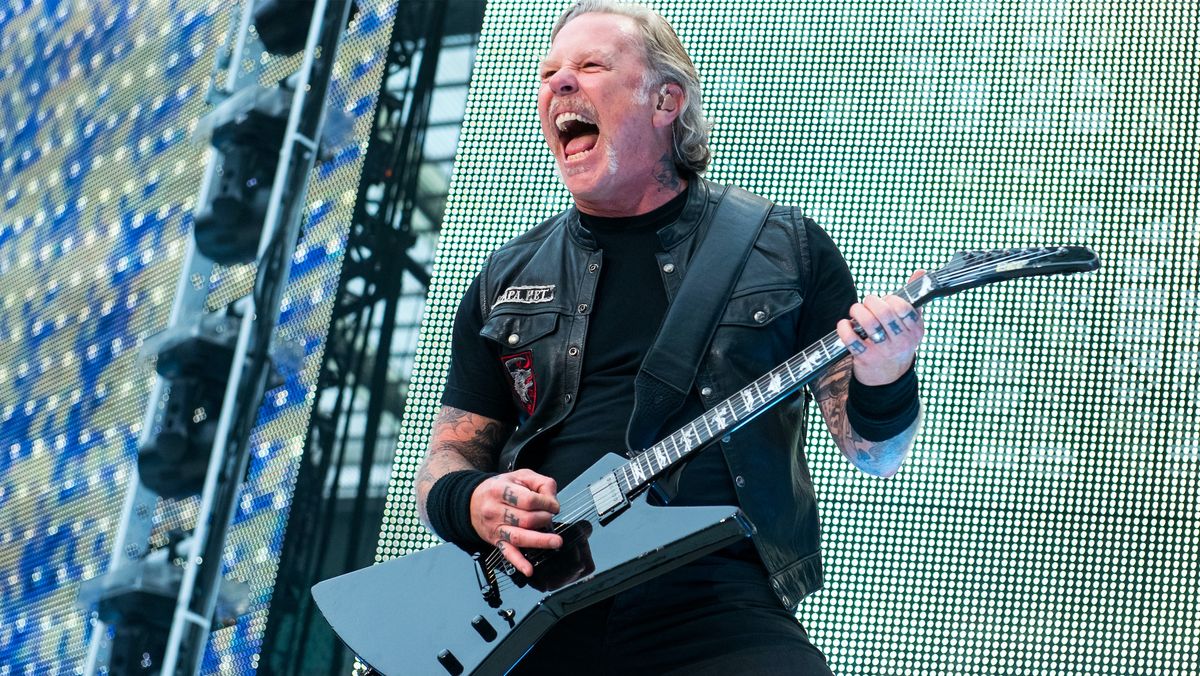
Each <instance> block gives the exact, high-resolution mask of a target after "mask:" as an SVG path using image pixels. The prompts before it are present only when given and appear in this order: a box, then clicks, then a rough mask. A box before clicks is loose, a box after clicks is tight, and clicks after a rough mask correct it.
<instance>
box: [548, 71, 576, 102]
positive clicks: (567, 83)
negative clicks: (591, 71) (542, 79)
mask: <svg viewBox="0 0 1200 676" xmlns="http://www.w3.org/2000/svg"><path fill="white" fill-rule="evenodd" d="M548 84H549V85H550V91H552V92H554V94H555V95H556V96H566V95H568V94H574V93H575V92H577V91H579V82H578V81H576V80H575V74H574V73H572V72H571V71H570V70H567V69H565V68H564V69H562V70H560V71H558V72H557V73H555V74H554V75H551V76H550V82H549V83H548Z"/></svg>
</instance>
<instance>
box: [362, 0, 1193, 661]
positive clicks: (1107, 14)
mask: <svg viewBox="0 0 1200 676" xmlns="http://www.w3.org/2000/svg"><path fill="white" fill-rule="evenodd" d="M569 4H570V3H568V2H560V1H557V0H556V1H553V2H550V1H544V0H543V1H537V2H527V1H517V0H493V1H492V2H489V3H488V11H487V15H486V18H485V23H484V27H483V35H482V40H481V43H480V47H479V54H478V60H477V65H476V68H477V70H476V72H475V75H474V77H473V80H472V87H471V94H470V98H469V103H468V108H467V115H466V118H467V122H466V125H465V128H464V130H463V135H462V142H461V145H460V147H459V157H458V161H457V164H456V170H455V171H456V173H455V180H454V184H453V187H452V191H451V196H450V200H449V204H448V207H447V223H446V226H445V229H444V231H443V233H444V238H443V241H442V245H441V249H440V252H439V254H438V258H437V265H436V269H435V274H434V284H433V287H432V289H431V293H430V299H429V306H428V311H427V313H426V317H427V319H426V322H425V325H424V330H423V334H422V339H421V342H420V347H419V349H418V353H417V362H416V365H415V367H414V375H413V381H412V389H411V392H410V395H411V399H410V402H409V405H408V407H407V408H406V411H405V415H406V424H405V430H406V432H405V433H404V435H403V436H402V437H401V438H400V439H399V444H398V449H397V459H396V464H395V476H394V488H393V491H392V493H391V496H390V501H389V504H388V511H387V514H386V516H385V522H384V532H383V534H382V536H381V540H380V544H379V550H378V552H379V554H378V555H379V557H380V558H389V557H393V556H397V555H399V554H402V553H405V552H408V551H412V550H414V549H418V548H422V547H425V546H427V545H428V544H430V543H432V542H434V540H433V539H432V538H431V537H430V536H429V535H428V534H427V533H426V532H425V531H424V529H423V528H422V527H421V526H420V524H419V523H418V520H417V517H416V511H415V507H414V505H413V499H412V491H411V488H410V484H411V480H412V477H413V475H414V473H415V469H416V466H417V463H418V462H419V461H420V459H421V457H422V455H423V453H424V449H425V444H426V441H427V435H428V432H429V428H430V426H431V423H432V421H433V417H434V414H435V412H436V410H437V408H438V399H437V398H438V395H439V394H440V390H441V387H442V383H443V380H444V377H445V369H446V366H447V364H448V346H449V330H450V325H451V322H452V319H453V315H454V309H455V308H456V306H457V303H458V299H459V297H460V295H461V293H462V291H463V290H464V289H465V288H466V285H467V284H468V282H469V281H470V279H471V277H472V276H473V275H474V274H475V272H476V270H477V269H478V266H479V264H480V262H481V260H482V258H483V257H484V256H485V255H486V254H487V253H488V252H490V251H492V250H493V249H495V248H496V247H497V246H499V245H500V244H501V243H503V242H504V241H505V240H507V239H508V238H510V237H512V236H514V235H515V234H517V233H520V232H523V231H525V230H526V229H528V228H530V227H532V226H533V225H535V224H537V223H538V222H540V221H541V220H542V219H543V218H545V217H547V216H549V215H550V214H552V213H554V212H556V211H558V210H559V209H561V208H563V207H564V206H565V205H566V204H567V203H568V202H567V200H568V196H567V194H566V193H565V191H564V190H563V188H562V187H561V185H560V183H559V182H558V180H557V178H556V176H555V172H554V166H553V162H552V160H551V157H550V154H549V153H548V152H547V151H546V150H545V149H544V147H543V142H542V139H541V134H540V131H539V127H538V125H537V121H536V114H535V96H536V92H537V89H538V82H537V77H536V72H537V71H536V69H537V63H538V61H539V60H540V58H541V57H542V56H543V55H544V54H545V52H546V50H547V49H548V46H549V45H548V39H549V32H550V28H551V26H552V24H553V22H554V19H555V17H556V16H557V15H558V13H559V12H560V11H561V10H562V9H563V8H565V7H566V6H568V5H569ZM653 4H654V5H655V6H657V7H658V8H659V9H660V10H661V11H662V12H663V13H664V14H665V15H666V16H667V17H668V18H669V19H670V20H671V21H672V22H673V23H674V25H675V26H676V28H677V29H678V32H679V33H680V35H681V36H682V38H683V41H684V43H685V44H686V45H687V46H688V47H689V49H690V51H691V53H692V56H693V58H694V59H695V61H696V62H697V65H698V67H699V70H700V74H701V77H702V79H703V81H704V84H705V91H706V106H707V110H708V111H709V113H710V116H711V118H712V120H713V122H714V125H715V129H714V132H713V139H714V145H713V153H714V161H713V165H712V169H711V171H710V172H709V174H710V176H711V178H713V179H715V180H718V181H727V182H732V183H736V184H738V185H741V186H742V187H745V188H749V189H751V190H754V191H757V192H759V193H761V194H763V195H766V196H768V197H770V198H772V199H775V200H777V201H779V202H782V203H788V204H794V205H798V206H800V207H803V208H804V209H805V210H806V211H807V212H808V213H809V214H810V215H812V216H813V217H814V218H815V219H816V220H817V221H818V222H819V223H820V224H822V225H823V226H824V227H825V228H826V229H827V230H828V231H829V232H830V234H831V235H832V236H833V238H834V240H835V241H836V242H838V244H839V245H840V246H841V248H842V250H843V252H844V253H845V254H846V256H847V258H848V259H849V261H850V264H851V268H852V269H853V270H854V272H855V276H856V278H857V280H858V282H859V285H860V290H861V291H862V292H863V293H867V292H873V293H878V292H883V291H887V290H889V289H891V288H895V287H898V286H899V285H900V284H901V283H902V282H903V281H904V279H905V278H906V277H907V275H908V273H909V272H910V271H912V270H914V269H916V268H933V267H936V266H938V265H940V264H942V263H943V262H945V260H946V259H947V258H948V257H949V256H950V255H951V254H952V253H953V252H954V251H956V250H960V249H972V248H991V247H1009V246H1029V245H1041V244H1059V243H1070V244H1079V245H1085V246H1089V247H1092V248H1093V249H1094V250H1096V251H1097V252H1098V253H1099V254H1100V257H1101V259H1102V260H1103V261H1104V268H1103V269H1102V270H1101V271H1100V272H1098V273H1093V274H1090V275H1087V276H1082V277H1078V278H1055V279H1040V280H1032V281H1029V280H1026V281H1020V282H1013V283H1010V284H1006V285H1001V286H994V287H989V288H986V289H979V290H974V291H971V292H968V293H965V294H961V295H959V296H955V297H953V298H950V299H947V300H944V301H938V302H937V303H935V304H933V305H931V306H929V307H928V310H927V313H926V319H927V322H928V325H929V334H928V338H927V341H926V344H925V346H924V348H923V350H922V353H921V356H920V360H919V370H920V374H921V377H922V391H923V397H924V405H925V424H924V429H923V431H922V433H921V436H920V440H919V442H918V444H917V447H916V449H915V451H914V452H913V455H912V457H911V458H910V459H909V461H908V463H907V465H906V466H905V467H904V468H903V469H902V470H901V472H900V474H899V476H898V477H897V478H895V479H892V480H890V481H881V480H877V479H873V478H870V477H867V476H864V475H862V474H859V473H857V471H856V470H854V469H853V468H852V467H851V466H850V465H849V464H848V463H847V462H846V461H845V460H844V459H842V457H841V456H840V454H839V453H838V452H837V451H836V449H835V448H834V447H833V444H832V442H831V441H830V439H829V438H828V435H827V434H826V433H825V432H824V425H823V424H822V423H821V422H820V421H819V420H814V421H813V426H812V428H811V429H812V430H813V433H812V434H811V444H810V447H809V449H808V455H809V460H810V465H811V466H812V468H813V473H814V478H815V482H816V488H817V491H818V495H819V501H820V506H821V509H822V517H823V523H824V551H825V562H826V571H827V574H826V588H825V589H824V590H823V591H821V592H820V593H818V594H816V595H815V596H813V597H811V598H810V599H809V600H807V601H806V602H804V603H803V604H802V605H801V607H800V610H799V615H800V618H801V619H802V621H803V622H804V624H805V625H806V626H807V627H808V628H809V629H810V631H811V633H812V636H813V638H814V641H815V642H816V644H817V645H818V647H820V648H821V649H822V650H823V651H825V653H826V654H827V655H828V657H829V659H830V662H831V664H832V665H833V668H834V671H835V672H836V673H839V674H845V675H852V674H862V675H870V676H878V675H880V674H898V675H899V674H949V673H953V674H1014V673H1015V674H1084V673H1087V674H1102V673H1103V674H1133V673H1137V674H1179V675H1182V674H1195V673H1200V631H1198V630H1197V627H1200V610H1198V608H1200V592H1198V591H1197V590H1198V589H1200V528H1197V517H1198V516H1200V515H1198V514H1197V510H1198V509H1200V508H1198V505H1200V436H1198V435H1200V431H1198V430H1200V383H1198V381H1200V213H1198V201H1200V198H1198V180H1200V167H1198V166H1197V164H1198V157H1200V155H1198V153H1197V148H1200V134H1198V131H1197V127H1198V122H1197V120H1198V119H1200V111H1198V110H1197V106H1198V103H1197V102H1198V101H1200V85H1198V78H1200V75H1198V74H1200V67H1198V64H1200V61H1198V59H1197V50H1196V44H1197V42H1198V39H1197V38H1198V37H1200V36H1198V35H1197V28H1196V26H1198V25H1200V5H1198V4H1197V3H1195V2H1175V1H1172V0H1157V1H1152V2H1138V3H1104V2H1060V1H1058V0H1030V1H1027V2H950V1H945V0H912V1H909V2H847V1H845V0H837V1H832V0H805V1H803V2H782V1H780V2H765V1H763V2H758V1H753V0H739V1H738V2H707V1H705V0H675V1H670V0H663V1H661V2H655V3H653ZM605 450H613V449H605Z"/></svg>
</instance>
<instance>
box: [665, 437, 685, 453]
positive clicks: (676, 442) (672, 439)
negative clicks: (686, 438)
mask: <svg viewBox="0 0 1200 676" xmlns="http://www.w3.org/2000/svg"><path fill="white" fill-rule="evenodd" d="M677 434H678V432H675V433H672V434H671V436H669V437H667V439H668V440H670V442H671V446H673V447H674V449H675V458H674V459H675V460H678V459H680V458H682V457H683V452H682V451H680V450H679V440H678V439H676V438H675V437H676V435H677Z"/></svg>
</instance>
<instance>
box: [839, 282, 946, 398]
mask: <svg viewBox="0 0 1200 676" xmlns="http://www.w3.org/2000/svg"><path fill="white" fill-rule="evenodd" d="M924 274H925V272H924V271H923V270H918V271H917V272H914V273H913V274H912V276H911V277H909V278H908V281H909V282H910V283H911V282H914V281H916V280H917V279H919V278H920V277H921V276H922V275H924ZM837 333H838V337H839V338H841V340H842V343H844V344H845V345H846V348H847V349H849V350H850V357H851V359H852V360H853V364H854V377H855V378H856V379H858V382H860V383H862V384H863V385H886V384H888V383H891V382H894V381H895V380H896V379H898V378H899V377H900V376H902V375H904V372H905V371H907V370H908V369H909V367H910V366H912V363H913V359H914V357H915V356H916V353H917V346H918V345H919V344H920V343H921V338H922V337H923V336H924V335H925V324H924V322H923V321H922V319H921V313H920V312H919V311H917V309H916V308H914V307H913V306H912V304H911V303H909V302H908V301H906V300H904V299H903V298H901V297H900V296H896V295H889V296H885V297H883V298H880V297H878V296H867V297H866V298H863V300H862V302H861V303H855V304H854V305H853V306H851V308H850V319H843V320H841V321H840V322H838V325H837Z"/></svg>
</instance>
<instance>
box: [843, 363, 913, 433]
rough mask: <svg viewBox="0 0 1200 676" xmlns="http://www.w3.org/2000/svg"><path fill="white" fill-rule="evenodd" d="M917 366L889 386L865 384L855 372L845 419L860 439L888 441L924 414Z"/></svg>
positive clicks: (851, 376) (851, 380)
mask: <svg viewBox="0 0 1200 676" xmlns="http://www.w3.org/2000/svg"><path fill="white" fill-rule="evenodd" d="M914 367H915V363H914V365H913V366H910V367H908V370H907V371H905V372H904V375H902V376H900V377H899V378H897V379H896V380H895V381H894V382H890V383H888V384H886V385H863V384H862V383H860V382H858V379H857V378H855V377H854V374H853V373H852V374H851V375H850V386H849V391H848V393H847V395H846V418H847V420H849V422H850V427H852V428H853V429H854V431H855V432H857V433H858V436H860V437H862V438H863V439H866V440H867V441H887V440H888V439H891V438H892V437H895V436H896V435H897V434H900V433H901V432H903V431H904V430H906V429H908V427H909V426H910V425H912V424H913V422H914V421H915V420H916V419H917V416H918V415H919V414H920V412H921V400H920V398H919V397H918V396H917V372H916V369H915V368H914Z"/></svg>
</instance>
